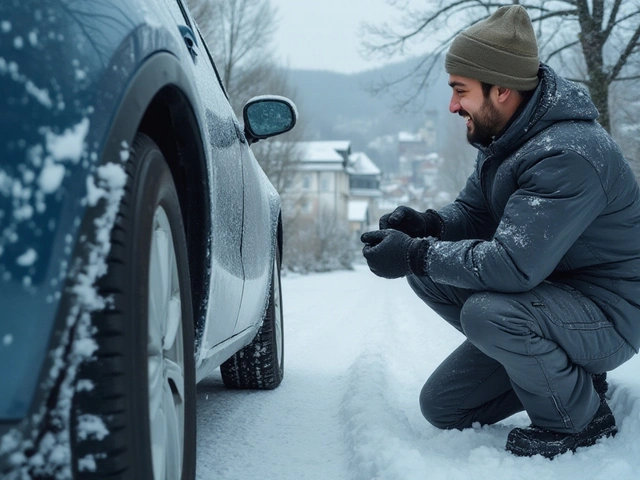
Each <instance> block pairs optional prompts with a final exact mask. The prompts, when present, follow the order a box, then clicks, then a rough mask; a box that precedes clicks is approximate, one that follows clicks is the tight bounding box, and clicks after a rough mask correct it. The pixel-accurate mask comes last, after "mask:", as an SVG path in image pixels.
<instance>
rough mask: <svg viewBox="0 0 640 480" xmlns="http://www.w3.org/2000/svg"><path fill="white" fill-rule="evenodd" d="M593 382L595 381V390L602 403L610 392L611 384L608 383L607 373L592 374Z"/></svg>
mask: <svg viewBox="0 0 640 480" xmlns="http://www.w3.org/2000/svg"><path fill="white" fill-rule="evenodd" d="M591 380H592V381H593V388H595V390H596V393H597V394H598V396H599V397H600V401H601V402H604V401H605V395H606V393H607V391H608V390H609V384H608V383H607V372H604V373H592V374H591Z"/></svg>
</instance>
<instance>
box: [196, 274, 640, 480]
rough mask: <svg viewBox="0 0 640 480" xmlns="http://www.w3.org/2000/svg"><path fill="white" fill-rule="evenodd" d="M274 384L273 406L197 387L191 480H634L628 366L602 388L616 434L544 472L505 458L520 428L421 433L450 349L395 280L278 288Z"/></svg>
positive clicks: (311, 281) (638, 360) (638, 384)
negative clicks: (432, 378) (281, 349)
mask: <svg viewBox="0 0 640 480" xmlns="http://www.w3.org/2000/svg"><path fill="white" fill-rule="evenodd" d="M282 283H283V296H284V310H285V312H284V313H285V377H284V381H283V383H282V385H281V386H280V387H279V388H278V389H277V390H274V391H271V392H244V391H241V392H237V391H229V390H226V389H225V388H224V387H223V385H222V380H221V379H220V378H219V376H217V375H216V376H212V377H210V378H208V379H206V380H204V381H203V382H202V383H201V384H200V385H199V387H198V413H197V414H198V455H197V461H198V470H197V479H198V480H213V479H224V480H303V479H310V480H373V479H377V480H413V479H416V480H417V479H420V480H425V479H429V480H432V479H433V480H458V479H459V480H500V479H504V480H511V479H516V478H517V479H518V480H552V479H554V480H555V479H563V480H574V479H575V480H578V479H579V480H589V479H594V480H600V479H602V480H605V479H607V480H608V479H614V478H615V479H616V480H637V479H638V478H640V375H638V371H639V370H640V357H639V356H636V357H635V358H634V359H632V360H631V361H630V362H628V363H627V364H626V365H624V366H623V367H621V368H620V369H619V370H617V371H615V372H613V373H611V374H610V375H609V377H610V379H611V383H612V384H613V385H612V392H613V393H612V399H611V401H610V405H611V407H612V409H613V411H614V413H615V414H616V417H617V419H618V425H619V428H620V433H619V434H618V435H617V436H616V437H615V438H614V439H608V440H607V441H605V442H604V443H602V444H599V445H596V446H595V447H592V448H589V449H584V450H580V451H578V453H576V454H575V455H572V454H568V455H564V456H562V457H560V458H558V459H556V460H554V461H552V462H551V461H548V460H544V459H542V458H540V457H538V458H532V459H523V458H515V457H512V456H511V455H509V454H507V453H506V452H505V451H504V443H505V440H506V437H507V434H508V432H509V430H510V429H511V428H513V426H522V425H527V424H528V423H529V422H528V418H527V417H526V415H524V414H519V415H516V416H514V417H512V418H510V419H508V420H506V421H505V422H503V423H501V424H498V425H494V426H490V427H485V428H482V429H472V430H468V431H463V432H458V431H440V430H437V429H435V428H433V427H431V426H430V425H429V424H428V423H427V422H426V421H425V420H424V419H423V417H422V415H421V413H420V410H419V407H418V394H419V392H420V389H421V388H422V384H423V383H424V380H425V379H426V378H427V377H428V376H429V374H430V373H431V372H432V371H433V370H434V369H435V368H436V366H437V365H438V364H439V363H440V361H441V360H442V359H444V358H445V357H446V356H447V355H448V354H449V353H450V352H451V351H452V350H453V349H454V348H455V347H456V346H457V345H458V344H459V343H460V342H461V341H462V336H461V335H460V334H458V333H457V332H456V331H455V330H454V329H453V328H451V327H450V326H448V325H447V324H446V323H445V322H444V321H442V320H441V319H439V318H438V317H437V316H436V315H435V314H434V313H433V312H431V311H430V310H429V309H428V308H427V307H426V306H425V305H424V304H423V303H422V302H421V301H420V300H419V299H418V298H417V297H415V295H414V294H413V292H412V291H411V289H410V288H409V287H408V285H407V284H406V282H405V281H404V280H394V281H388V280H383V279H379V278H377V277H375V276H374V275H372V274H371V273H370V272H369V271H368V269H367V268H366V266H357V267H356V269H355V270H354V271H345V272H334V273H327V274H317V275H309V276H287V277H284V278H283V280H282Z"/></svg>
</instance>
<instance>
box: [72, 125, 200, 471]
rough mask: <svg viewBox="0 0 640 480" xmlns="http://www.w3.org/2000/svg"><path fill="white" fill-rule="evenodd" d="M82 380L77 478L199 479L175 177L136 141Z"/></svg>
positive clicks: (144, 142)
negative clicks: (90, 356) (101, 307)
mask: <svg viewBox="0 0 640 480" xmlns="http://www.w3.org/2000/svg"><path fill="white" fill-rule="evenodd" d="M126 172H127V176H128V178H127V185H126V187H125V193H124V196H123V198H122V201H121V204H120V209H119V212H118V215H117V218H116V222H115V225H114V227H113V229H112V232H111V249H110V252H109V254H108V257H107V273H106V274H105V275H104V276H103V277H102V278H100V279H99V280H98V282H97V289H98V293H99V294H100V295H101V296H102V297H103V298H106V299H107V303H108V306H107V307H106V308H105V309H104V310H102V311H100V312H97V313H95V314H94V315H93V318H92V321H93V326H94V328H95V334H94V339H95V341H96V343H97V346H98V350H97V351H96V353H95V354H94V358H93V360H92V361H88V362H87V363H85V364H84V365H83V366H82V368H81V370H80V372H79V375H78V385H77V387H76V390H77V392H76V394H75V396H74V405H73V411H72V412H73V413H72V415H73V418H72V422H73V425H74V426H75V431H74V432H72V439H71V441H72V447H73V448H72V453H73V466H74V478H78V479H83V480H86V479H97V478H100V479H115V478H117V479H131V480H140V479H155V480H176V479H183V480H191V479H193V478H194V477H195V441H196V436H195V411H196V409H195V361H194V327H193V310H192V302H191V288H190V279H189V265H188V252H187V240H186V235H185V229H184V225H183V222H182V214H181V209H180V202H179V198H178V194H177V191H176V187H175V185H174V182H173V179H172V175H171V171H170V168H169V166H168V164H167V162H166V160H165V159H164V156H163V154H162V152H161V151H160V149H159V148H158V146H157V145H156V144H155V143H154V142H153V141H152V140H151V139H150V138H149V137H147V136H145V135H143V134H138V135H137V137H136V139H135V142H134V144H133V154H132V155H131V158H130V159H129V160H128V161H127V164H126Z"/></svg>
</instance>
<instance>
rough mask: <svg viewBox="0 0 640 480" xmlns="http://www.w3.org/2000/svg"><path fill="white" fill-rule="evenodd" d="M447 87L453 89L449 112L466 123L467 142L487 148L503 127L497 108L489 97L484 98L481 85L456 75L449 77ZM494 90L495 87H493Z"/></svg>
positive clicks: (476, 81)
mask: <svg viewBox="0 0 640 480" xmlns="http://www.w3.org/2000/svg"><path fill="white" fill-rule="evenodd" d="M449 85H450V86H451V88H452V89H453V93H452V95H451V102H450V103H449V111H450V112H451V113H457V114H458V115H460V116H461V117H463V118H464V119H465V120H466V122H467V141H468V142H469V143H471V144H474V143H475V144H480V145H484V146H487V145H489V144H490V143H491V142H492V140H493V136H494V135H496V134H497V133H498V132H499V131H500V130H501V128H502V126H503V125H504V120H503V118H502V115H501V113H500V111H499V110H498V108H497V107H496V106H495V104H494V103H493V100H492V98H491V95H489V97H485V96H484V94H483V92H482V84H481V83H480V82H479V81H478V80H473V79H470V78H466V77H460V76H458V75H450V76H449ZM493 88H495V87H493Z"/></svg>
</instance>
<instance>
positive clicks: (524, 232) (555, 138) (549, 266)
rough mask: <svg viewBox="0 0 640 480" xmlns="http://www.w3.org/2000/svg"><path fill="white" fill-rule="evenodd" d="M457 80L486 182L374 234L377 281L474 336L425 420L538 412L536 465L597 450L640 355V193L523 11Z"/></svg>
mask: <svg viewBox="0 0 640 480" xmlns="http://www.w3.org/2000/svg"><path fill="white" fill-rule="evenodd" d="M445 67H446V70H447V73H448V74H449V84H450V85H451V88H452V89H453V93H452V97H451V103H450V105H449V109H450V111H451V112H452V113H454V114H456V113H457V114H458V115H461V116H462V117H464V118H465V119H466V127H467V139H468V140H469V142H471V143H472V144H473V145H474V146H475V147H476V148H477V149H478V156H477V162H476V166H475V170H474V172H473V174H472V175H471V176H470V177H469V179H468V181H467V184H466V186H465V187H464V189H463V190H462V192H460V194H459V196H458V198H457V199H456V200H455V201H454V202H453V203H452V204H449V205H447V206H445V207H443V208H442V209H440V210H439V211H437V212H436V211H433V210H427V211H426V212H417V211H415V210H412V209H410V208H408V207H398V208H397V209H396V210H395V211H394V212H393V213H391V214H386V215H384V216H383V217H382V218H381V219H380V228H381V229H380V230H378V231H374V232H367V233H365V234H363V236H362V241H363V243H365V246H364V248H363V254H364V256H365V258H366V259H367V262H368V264H369V267H370V269H371V270H372V271H373V273H375V274H376V275H379V276H381V277H385V278H398V277H402V276H407V279H408V281H409V284H410V285H411V287H412V288H413V290H414V291H415V292H416V293H417V294H418V295H419V296H420V297H421V298H422V299H423V300H424V301H425V302H426V303H427V304H428V305H429V306H430V307H431V308H432V309H433V310H435V311H436V312H437V313H438V314H440V315H441V316H442V317H443V318H444V319H445V320H447V321H448V322H449V323H450V324H451V325H453V326H454V327H455V328H457V329H458V330H459V331H461V332H462V333H463V334H464V335H465V336H466V340H465V341H464V342H463V343H462V345H461V346H460V347H459V348H458V349H457V350H455V351H454V352H453V353H452V354H451V355H450V356H449V357H448V358H447V359H446V360H445V361H444V362H443V363H442V365H440V367H438V369H437V370H436V371H435V372H434V373H433V374H432V376H431V377H430V378H429V379H428V380H427V382H426V384H425V386H424V388H423V389H422V392H421V394H420V405H421V409H422V412H423V414H424V416H425V417H426V418H427V420H429V421H430V422H431V423H432V424H433V425H435V426H437V427H440V428H457V429H463V428H468V427H471V425H472V424H473V423H474V422H479V423H480V424H492V423H495V422H498V421H500V420H502V419H504V418H506V417H508V416H510V415H512V414H514V413H516V412H518V411H522V410H523V409H524V410H526V411H527V413H528V415H529V417H530V419H531V422H532V424H531V426H530V427H528V428H516V429H513V430H512V431H511V432H510V433H509V436H508V439H507V444H506V449H507V450H508V451H510V452H512V453H513V454H515V455H520V456H531V455H536V454H541V455H543V456H545V457H548V458H553V457H554V456H556V455H558V454H561V453H564V452H567V451H575V449H576V448H578V447H581V446H588V445H593V444H594V443H595V442H596V441H597V440H598V439H600V438H604V437H607V436H611V435H614V434H615V433H616V431H617V430H616V424H615V419H614V417H613V414H612V412H611V410H610V408H609V406H608V405H607V401H606V398H605V392H606V390H607V384H606V381H605V377H604V372H606V371H609V370H612V369H614V368H616V367H618V366H619V365H620V364H622V363H623V362H625V361H627V360H628V359H629V358H630V357H632V356H633V355H634V354H635V353H637V351H638V348H639V347H640V191H639V189H638V184H637V183H636V180H635V179H634V176H633V174H632V173H631V171H630V169H629V166H628V164H627V163H626V161H625V160H624V158H623V157H622V154H621V153H620V151H619V149H618V147H617V146H616V145H615V143H614V142H613V140H612V139H611V137H610V136H609V135H608V134H607V133H606V131H605V130H604V129H603V128H602V127H600V125H599V124H598V123H597V122H596V118H597V115H598V114H597V111H596V109H595V107H594V105H593V103H592V102H591V100H590V99H589V97H588V95H587V94H586V92H585V91H584V90H583V89H582V88H580V87H578V86H576V85H574V84H572V83H570V82H568V81H566V80H564V79H563V78H561V77H559V76H557V75H556V74H555V73H554V71H553V70H551V69H550V68H549V67H548V66H546V65H544V64H540V62H539V59H538V47H537V43H536V38H535V34H534V31H533V27H532V25H531V21H530V19H529V16H528V14H527V12H526V10H525V9H524V8H522V7H521V6H511V7H503V8H500V9H499V10H497V11H496V12H495V13H494V14H493V15H492V16H491V17H489V18H488V19H486V20H484V21H481V22H479V23H477V24H476V25H474V26H472V27H470V28H469V29H468V30H466V31H464V32H462V33H461V34H460V35H458V36H457V37H456V38H455V40H454V41H453V43H452V45H451V47H450V49H449V51H448V54H447V57H446V62H445Z"/></svg>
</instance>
